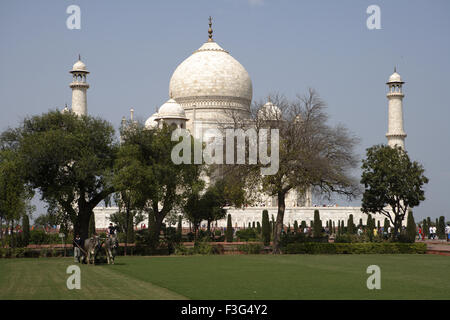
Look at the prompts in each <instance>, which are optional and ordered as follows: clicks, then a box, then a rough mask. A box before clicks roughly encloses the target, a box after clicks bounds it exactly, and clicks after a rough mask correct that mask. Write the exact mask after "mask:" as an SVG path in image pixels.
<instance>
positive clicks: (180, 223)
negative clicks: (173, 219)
mask: <svg viewBox="0 0 450 320" xmlns="http://www.w3.org/2000/svg"><path fill="white" fill-rule="evenodd" d="M182 234H183V216H181V215H179V216H178V224H177V236H178V239H180V240H181V237H182Z"/></svg>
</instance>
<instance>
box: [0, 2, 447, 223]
mask: <svg viewBox="0 0 450 320" xmlns="http://www.w3.org/2000/svg"><path fill="white" fill-rule="evenodd" d="M72 4H75V5H78V6H80V8H81V29H80V30H69V29H68V28H67V27H66V20H67V18H68V16H69V14H67V13H66V9H67V7H68V6H69V5H72ZM373 4H375V5H378V6H379V7H380V9H381V29H380V30H369V29H368V28H367V26H366V20H367V18H368V17H369V14H367V13H366V9H367V7H368V6H369V5H373ZM210 15H211V16H213V29H214V39H215V41H216V42H218V43H219V44H220V45H221V46H222V47H223V48H224V49H226V50H228V51H229V52H230V53H231V54H232V55H233V56H234V57H235V58H236V59H237V60H239V61H240V62H241V63H242V65H243V66H244V67H245V68H246V69H247V71H248V72H249V74H250V77H251V78H252V82H253V99H254V100H259V99H263V98H264V97H266V96H267V94H269V93H274V92H278V93H281V94H285V95H286V96H287V97H288V98H293V97H295V95H296V94H297V93H304V92H306V90H307V88H308V87H313V88H315V89H316V90H317V91H318V92H319V94H320V95H321V96H322V98H323V99H324V100H325V101H326V102H327V103H328V106H329V109H328V112H329V113H330V115H331V120H332V121H333V122H336V123H337V122H341V123H344V124H345V125H346V126H347V127H348V128H350V130H351V131H352V132H353V133H354V134H356V135H357V136H359V137H360V138H361V143H360V145H359V146H358V149H357V152H358V154H360V155H361V156H362V155H364V152H365V149H366V148H367V147H370V146H372V145H373V144H378V143H386V137H385V134H386V132H387V99H386V96H385V95H386V85H385V82H386V81H387V79H388V77H389V75H390V74H391V73H392V72H393V69H394V66H397V71H398V72H399V73H400V74H401V76H402V78H403V80H404V81H405V82H406V84H405V85H404V93H405V94H406V96H405V98H404V103H403V111H404V123H405V131H406V133H407V135H408V136H407V138H406V149H407V150H408V152H409V154H410V156H411V158H412V159H414V160H418V161H419V162H420V163H422V164H423V165H424V167H425V169H426V175H427V176H428V177H429V178H430V183H429V184H428V185H427V186H426V198H427V200H426V201H425V202H423V203H422V204H421V205H420V206H419V207H417V208H415V210H414V212H415V216H416V220H417V219H418V218H423V217H426V216H431V217H438V216H440V215H445V216H446V218H447V220H449V219H450V209H449V208H450V201H449V196H450V167H449V163H450V161H449V160H450V151H449V138H450V129H449V121H450V105H449V99H448V95H449V91H450V90H449V84H450V83H449V82H450V81H449V75H450V19H449V15H450V1H447V0H442V1H437V0H435V1H412V0H409V1H406V0H404V1H379V0H370V1H365V0H361V1H357V0H352V1H350V0H341V1H335V0H330V1H325V0H322V1H317V0H306V1H294V0H292V1H288V0H284V1H283V0H282V1H274V0H222V1H219V0H216V1H211V0H208V1H206V0H197V1H193V0H192V1H186V0H180V1H167V0H165V1H111V0H110V1H100V0H97V1H79V0H70V1H62V0H54V1H21V0H14V1H12V0H11V1H6V0H2V1H1V2H0V40H1V42H0V43H1V44H0V45H1V50H0V58H1V59H0V70H1V72H0V97H1V111H2V113H1V114H2V117H0V130H4V129H6V128H8V127H10V126H16V125H18V123H19V121H20V120H21V119H23V117H24V116H27V115H33V114H39V113H42V112H46V111H47V110H49V109H55V108H57V107H58V108H60V109H62V108H63V107H64V104H65V103H67V104H68V105H69V106H70V104H71V89H70V88H69V83H70V82H71V76H70V74H69V73H68V71H69V70H70V69H71V66H72V64H73V63H74V62H75V61H76V60H77V56H78V54H81V57H82V60H83V61H84V62H85V63H86V64H87V67H88V69H89V71H90V72H91V74H90V75H89V76H88V82H89V84H90V86H91V88H90V89H89V90H88V112H89V113H90V114H92V115H96V116H101V117H103V118H105V119H107V120H109V121H110V122H112V123H113V124H114V125H115V126H116V128H117V127H118V126H119V124H120V119H121V118H122V116H124V115H126V116H128V115H129V109H130V108H131V107H133V108H134V109H135V114H136V115H137V116H138V117H139V118H140V119H146V118H148V117H149V116H150V115H151V114H152V113H153V112H155V110H156V108H157V107H158V106H160V105H161V104H162V103H164V102H165V101H166V100H167V99H168V86H169V80H170V76H171V75H172V72H173V71H174V70H175V68H176V66H177V65H178V64H179V63H181V62H182V61H183V60H184V59H185V58H187V57H188V56H189V55H190V54H191V53H192V52H193V51H194V50H196V49H197V48H198V47H200V46H201V44H202V43H203V42H205V41H206V40H207V30H208V17H209V16H210ZM355 175H359V171H356V172H355ZM338 203H339V202H338ZM341 204H343V203H342V202H341ZM353 204H354V205H358V204H359V203H358V202H354V203H353ZM40 210H41V211H42V210H43V209H42V208H40Z"/></svg>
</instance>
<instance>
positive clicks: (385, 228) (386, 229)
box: [383, 218, 390, 232]
mask: <svg viewBox="0 0 450 320" xmlns="http://www.w3.org/2000/svg"><path fill="white" fill-rule="evenodd" d="M389 225H390V223H389V219H388V218H384V226H383V227H384V231H386V232H387V231H388V228H389Z"/></svg>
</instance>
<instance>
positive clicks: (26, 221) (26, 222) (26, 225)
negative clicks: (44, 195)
mask: <svg viewBox="0 0 450 320" xmlns="http://www.w3.org/2000/svg"><path fill="white" fill-rule="evenodd" d="M22 229H23V234H22V237H23V246H24V247H26V246H27V245H28V244H29V243H30V218H29V217H28V215H27V214H25V215H24V216H23V218H22Z"/></svg>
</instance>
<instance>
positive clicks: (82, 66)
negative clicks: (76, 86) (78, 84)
mask: <svg viewBox="0 0 450 320" xmlns="http://www.w3.org/2000/svg"><path fill="white" fill-rule="evenodd" d="M73 71H84V72H87V68H86V65H85V64H84V63H83V62H82V61H81V60H78V61H77V62H75V64H74V65H73V67H72V72H73Z"/></svg>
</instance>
